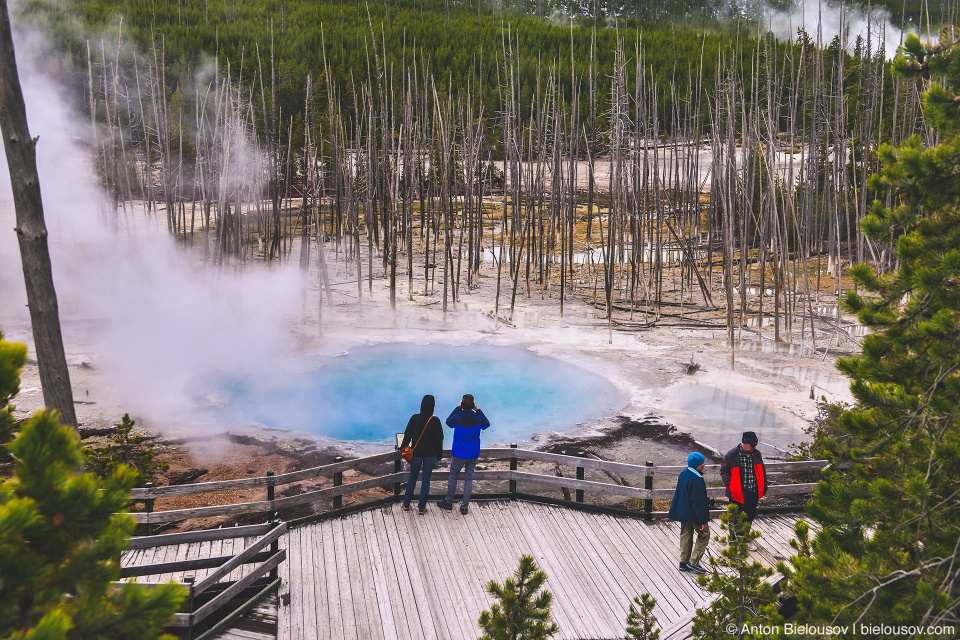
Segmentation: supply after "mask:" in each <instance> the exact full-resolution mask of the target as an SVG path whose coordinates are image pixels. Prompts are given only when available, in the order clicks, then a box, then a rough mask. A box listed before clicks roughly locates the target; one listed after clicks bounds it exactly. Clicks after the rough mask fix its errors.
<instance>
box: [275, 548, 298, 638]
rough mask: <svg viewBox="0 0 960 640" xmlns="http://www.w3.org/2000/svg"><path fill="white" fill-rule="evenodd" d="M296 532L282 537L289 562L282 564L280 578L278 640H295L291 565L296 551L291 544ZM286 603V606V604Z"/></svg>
mask: <svg viewBox="0 0 960 640" xmlns="http://www.w3.org/2000/svg"><path fill="white" fill-rule="evenodd" d="M295 531H296V530H293V531H288V532H287V533H286V535H282V536H280V548H281V549H285V550H286V551H287V561H286V562H281V563H280V567H279V572H278V574H277V575H278V576H279V577H280V588H279V589H278V591H277V600H278V602H277V640H293V636H292V634H291V631H290V615H291V611H290V604H289V603H290V565H291V564H292V563H293V554H294V551H295V550H294V549H293V548H292V546H293V545H292V544H291V536H292V535H293V534H294V533H295ZM285 603H286V604H285Z"/></svg>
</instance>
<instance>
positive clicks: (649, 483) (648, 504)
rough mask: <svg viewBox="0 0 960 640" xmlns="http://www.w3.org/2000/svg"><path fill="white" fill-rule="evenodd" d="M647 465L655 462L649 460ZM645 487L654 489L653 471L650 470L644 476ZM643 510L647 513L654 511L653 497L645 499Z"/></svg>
mask: <svg viewBox="0 0 960 640" xmlns="http://www.w3.org/2000/svg"><path fill="white" fill-rule="evenodd" d="M647 466H648V467H652V466H653V463H652V462H650V461H649V460H647ZM643 488H644V489H646V490H647V491H653V471H650V472H648V473H647V475H645V476H644V477H643ZM643 510H644V511H645V512H646V513H653V498H647V499H646V500H644V501H643Z"/></svg>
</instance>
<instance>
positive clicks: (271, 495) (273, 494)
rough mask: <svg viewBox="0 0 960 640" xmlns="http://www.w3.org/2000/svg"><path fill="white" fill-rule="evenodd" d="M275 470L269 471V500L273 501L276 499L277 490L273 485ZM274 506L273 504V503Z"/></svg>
mask: <svg viewBox="0 0 960 640" xmlns="http://www.w3.org/2000/svg"><path fill="white" fill-rule="evenodd" d="M272 477H273V471H267V500H268V501H269V502H273V501H274V500H276V490H275V489H274V487H273V480H271V479H270V478H272ZM271 506H272V505H271Z"/></svg>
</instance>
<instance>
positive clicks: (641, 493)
mask: <svg viewBox="0 0 960 640" xmlns="http://www.w3.org/2000/svg"><path fill="white" fill-rule="evenodd" d="M550 455H553V454H550ZM518 457H519V456H518ZM563 457H565V458H570V459H572V460H577V461H583V462H585V463H587V462H602V461H598V460H592V459H590V458H573V457H572V456H563ZM773 464H777V465H778V467H782V465H790V464H800V465H804V466H802V467H788V469H790V468H792V469H798V468H799V469H808V468H810V465H809V463H773ZM624 466H631V467H633V468H634V469H636V470H646V469H647V467H637V466H635V465H623V464H622V463H617V467H616V468H617V469H618V470H620V472H621V473H623V467H624ZM714 466H715V467H716V465H714ZM770 466H771V465H768V469H769V467H770ZM591 468H598V467H595V466H594V467H591ZM660 468H661V469H662V468H663V467H660ZM407 475H408V474H407V473H406V472H397V473H391V474H387V475H383V476H376V477H373V478H369V479H366V480H361V481H359V482H352V483H349V484H342V485H338V486H333V487H328V488H325V489H318V490H316V491H310V492H308V493H303V494H300V495H297V496H289V497H286V498H280V499H276V500H261V501H256V502H244V503H238V504H229V505H215V506H209V507H195V508H192V509H176V510H170V511H152V512H148V513H132V514H130V515H131V516H133V517H134V518H135V519H136V521H137V522H139V523H146V524H159V523H163V522H175V521H178V520H187V519H190V518H205V517H212V516H226V515H239V514H244V513H262V512H264V511H278V510H280V509H283V508H289V507H293V506H298V505H302V504H309V503H311V502H315V501H317V500H321V499H325V498H333V497H336V496H343V495H346V494H348V493H354V492H356V491H362V490H364V489H370V488H375V487H383V486H387V485H392V484H397V483H401V482H403V481H404V480H405V479H406V478H407ZM578 475H580V474H578ZM637 475H644V474H637ZM474 480H492V481H497V480H499V481H509V482H511V484H512V483H516V482H520V481H522V482H528V483H532V484H540V485H547V486H553V487H559V488H562V489H568V490H575V491H577V494H578V501H582V494H583V492H584V491H590V492H594V493H600V494H604V495H618V496H623V497H626V498H634V499H638V500H653V499H669V498H671V497H673V494H674V489H653V488H648V487H645V488H638V487H631V486H625V485H621V484H614V483H607V482H597V481H594V480H584V479H581V478H580V477H578V478H576V479H574V478H567V477H557V476H553V475H542V474H538V473H531V472H528V471H514V470H482V471H477V472H475V473H474ZM816 486H817V485H816V484H815V483H802V484H799V483H798V484H786V485H772V484H771V485H768V487H767V494H768V495H793V494H801V493H810V492H812V491H813V490H814V489H815V488H816ZM724 493H725V490H724V488H723V487H708V488H707V495H708V496H709V497H711V498H718V497H723V495H724Z"/></svg>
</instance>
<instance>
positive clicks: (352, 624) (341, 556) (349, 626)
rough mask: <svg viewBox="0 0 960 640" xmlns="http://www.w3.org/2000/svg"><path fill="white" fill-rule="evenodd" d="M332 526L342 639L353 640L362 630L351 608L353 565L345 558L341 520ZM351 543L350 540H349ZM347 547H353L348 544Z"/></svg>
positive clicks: (344, 541) (338, 519)
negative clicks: (358, 626)
mask: <svg viewBox="0 0 960 640" xmlns="http://www.w3.org/2000/svg"><path fill="white" fill-rule="evenodd" d="M330 523H331V524H332V525H333V544H334V561H335V562H336V572H337V583H338V590H339V595H340V597H339V605H340V615H341V621H342V624H343V637H344V638H345V639H348V638H349V639H351V640H352V639H353V638H358V637H360V635H361V633H362V630H361V629H358V628H357V624H358V621H357V618H356V614H355V611H354V608H353V601H352V600H353V590H352V586H351V584H350V583H351V582H352V580H353V565H352V564H351V563H350V562H349V560H348V558H347V553H348V552H347V546H348V544H347V539H346V535H345V533H344V526H343V524H344V523H343V518H335V519H333V520H331V521H330ZM351 543H352V540H351ZM349 546H351V547H352V546H353V545H352V544H350V545H349Z"/></svg>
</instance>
